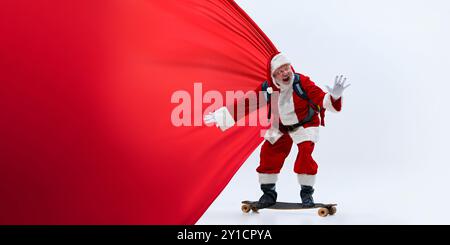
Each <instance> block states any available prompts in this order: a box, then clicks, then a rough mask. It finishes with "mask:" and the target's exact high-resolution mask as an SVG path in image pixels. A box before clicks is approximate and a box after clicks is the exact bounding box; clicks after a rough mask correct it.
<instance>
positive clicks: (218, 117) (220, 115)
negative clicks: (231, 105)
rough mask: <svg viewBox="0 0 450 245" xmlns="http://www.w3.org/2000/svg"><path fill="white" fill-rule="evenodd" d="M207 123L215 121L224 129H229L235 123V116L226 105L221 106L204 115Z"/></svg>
mask: <svg viewBox="0 0 450 245" xmlns="http://www.w3.org/2000/svg"><path fill="white" fill-rule="evenodd" d="M203 121H204V122H205V124H211V123H215V124H216V126H217V127H219V128H220V129H221V130H222V131H225V130H227V129H228V128H230V127H232V126H233V125H234V124H235V121H234V118H233V116H232V115H231V113H230V112H229V111H228V109H227V108H226V107H221V108H219V109H217V110H216V111H214V112H210V113H208V114H207V115H205V116H204V117H203Z"/></svg>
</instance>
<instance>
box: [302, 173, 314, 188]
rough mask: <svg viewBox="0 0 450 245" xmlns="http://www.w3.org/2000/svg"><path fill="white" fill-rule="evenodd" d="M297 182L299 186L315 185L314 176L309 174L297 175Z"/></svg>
mask: <svg viewBox="0 0 450 245" xmlns="http://www.w3.org/2000/svg"><path fill="white" fill-rule="evenodd" d="M297 180H298V183H299V184H300V185H309V186H314V184H315V183H316V176H315V175H309V174H297Z"/></svg>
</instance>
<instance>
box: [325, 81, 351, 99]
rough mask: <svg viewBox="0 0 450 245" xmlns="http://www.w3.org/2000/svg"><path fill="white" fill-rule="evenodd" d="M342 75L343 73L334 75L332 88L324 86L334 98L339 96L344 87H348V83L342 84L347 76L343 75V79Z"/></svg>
mask: <svg viewBox="0 0 450 245" xmlns="http://www.w3.org/2000/svg"><path fill="white" fill-rule="evenodd" d="M342 77H344V76H343V75H340V76H336V79H335V80H334V86H333V88H330V87H328V86H327V85H326V86H325V87H326V88H327V90H328V92H329V93H330V94H331V96H332V97H333V99H335V100H337V99H339V98H341V96H342V94H343V93H344V90H345V89H346V88H348V86H350V84H348V85H347V86H344V85H345V81H346V80H347V78H346V77H344V80H342Z"/></svg>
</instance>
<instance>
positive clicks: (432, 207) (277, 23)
mask: <svg viewBox="0 0 450 245" xmlns="http://www.w3.org/2000/svg"><path fill="white" fill-rule="evenodd" d="M237 3H238V4H239V5H240V6H241V7H242V8H243V9H244V10H245V11H246V12H247V13H248V14H249V15H250V17H252V18H253V20H254V21H255V22H256V23H257V24H258V25H259V26H260V27H261V29H262V30H263V31H264V32H265V33H266V34H267V35H268V36H269V38H270V39H271V40H272V41H273V42H274V43H275V45H276V46H277V48H278V49H279V50H280V51H282V52H284V53H285V54H286V55H288V57H289V58H290V59H291V60H292V62H293V65H294V68H295V69H296V71H297V72H300V73H303V74H305V75H308V76H310V77H311V79H312V80H313V81H314V82H316V84H317V85H319V86H320V87H322V88H323V89H324V90H325V85H327V84H328V85H332V83H333V80H334V76H335V75H336V74H345V75H346V76H347V77H348V78H349V82H350V83H351V84H352V85H351V86H350V87H349V88H348V89H347V90H346V91H345V92H344V105H343V111H342V112H341V113H340V114H332V113H327V115H326V122H327V126H326V127H325V128H321V136H320V141H319V142H318V144H317V146H316V149H315V152H314V155H313V156H314V158H315V159H316V161H317V162H318V164H319V172H318V177H317V182H316V186H315V188H316V193H315V195H314V197H315V201H317V202H336V203H338V212H337V214H336V215H335V216H332V217H327V218H321V217H319V216H318V215H316V213H315V212H316V211H309V210H308V211H273V210H262V211H261V212H260V214H252V213H250V214H243V213H242V212H241V211H240V201H242V200H247V199H250V200H257V199H258V198H259V196H260V195H261V194H262V192H261V191H260V189H259V184H258V178H257V174H256V171H255V169H256V167H257V166H258V162H259V151H260V148H258V149H256V150H255V152H254V153H253V154H252V156H251V157H250V158H249V159H248V160H247V161H246V162H245V163H244V164H243V165H242V167H241V169H240V170H239V171H238V173H237V174H236V175H235V176H234V178H233V179H232V180H231V182H230V183H229V184H228V186H227V187H226V188H225V190H224V191H223V192H222V193H221V194H220V195H219V197H218V198H217V199H216V200H215V202H214V203H213V204H212V205H211V206H210V208H209V209H208V210H207V212H206V213H205V214H204V215H203V216H202V218H201V219H200V220H199V221H198V222H197V224H450V212H448V211H447V210H446V207H445V204H446V203H448V202H450V193H449V191H448V190H449V188H450V166H449V165H450V157H449V156H448V155H449V152H450V151H449V150H450V149H449V146H448V143H447V139H449V137H450V130H449V126H448V121H449V118H450V116H449V110H448V105H449V104H450V103H449V102H450V99H449V93H450V79H449V77H450V47H449V44H450V28H449V27H448V24H449V23H450V15H449V14H448V13H450V3H449V2H448V1H445V0H429V1H425V0H396V1H388V0H377V1H375V0H372V1H358V0H339V1H337V0H335V1H333V0H321V1H304V0H301V1H298V0H295V1H294V0H280V1H270V0H259V1H252V0H238V1H237ZM296 154H297V149H296V147H295V146H294V147H293V148H292V152H291V155H290V156H289V157H288V159H287V160H286V162H285V165H284V167H283V169H282V172H281V174H280V176H279V181H278V183H277V191H278V200H279V201H297V202H300V196H299V190H300V189H299V186H298V184H297V181H296V177H295V174H294V172H293V162H294V160H295V156H296ZM439 203H442V204H444V205H442V206H440V205H439Z"/></svg>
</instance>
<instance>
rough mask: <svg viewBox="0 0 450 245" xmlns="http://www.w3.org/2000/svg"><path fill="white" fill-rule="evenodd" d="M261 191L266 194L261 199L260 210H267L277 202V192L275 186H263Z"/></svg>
mask: <svg viewBox="0 0 450 245" xmlns="http://www.w3.org/2000/svg"><path fill="white" fill-rule="evenodd" d="M261 190H262V191H263V192H264V194H263V195H262V196H261V198H259V201H258V202H259V203H258V204H259V205H258V206H259V207H258V208H267V207H270V206H272V205H274V204H275V203H276V202H277V192H276V191H275V184H261Z"/></svg>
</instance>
